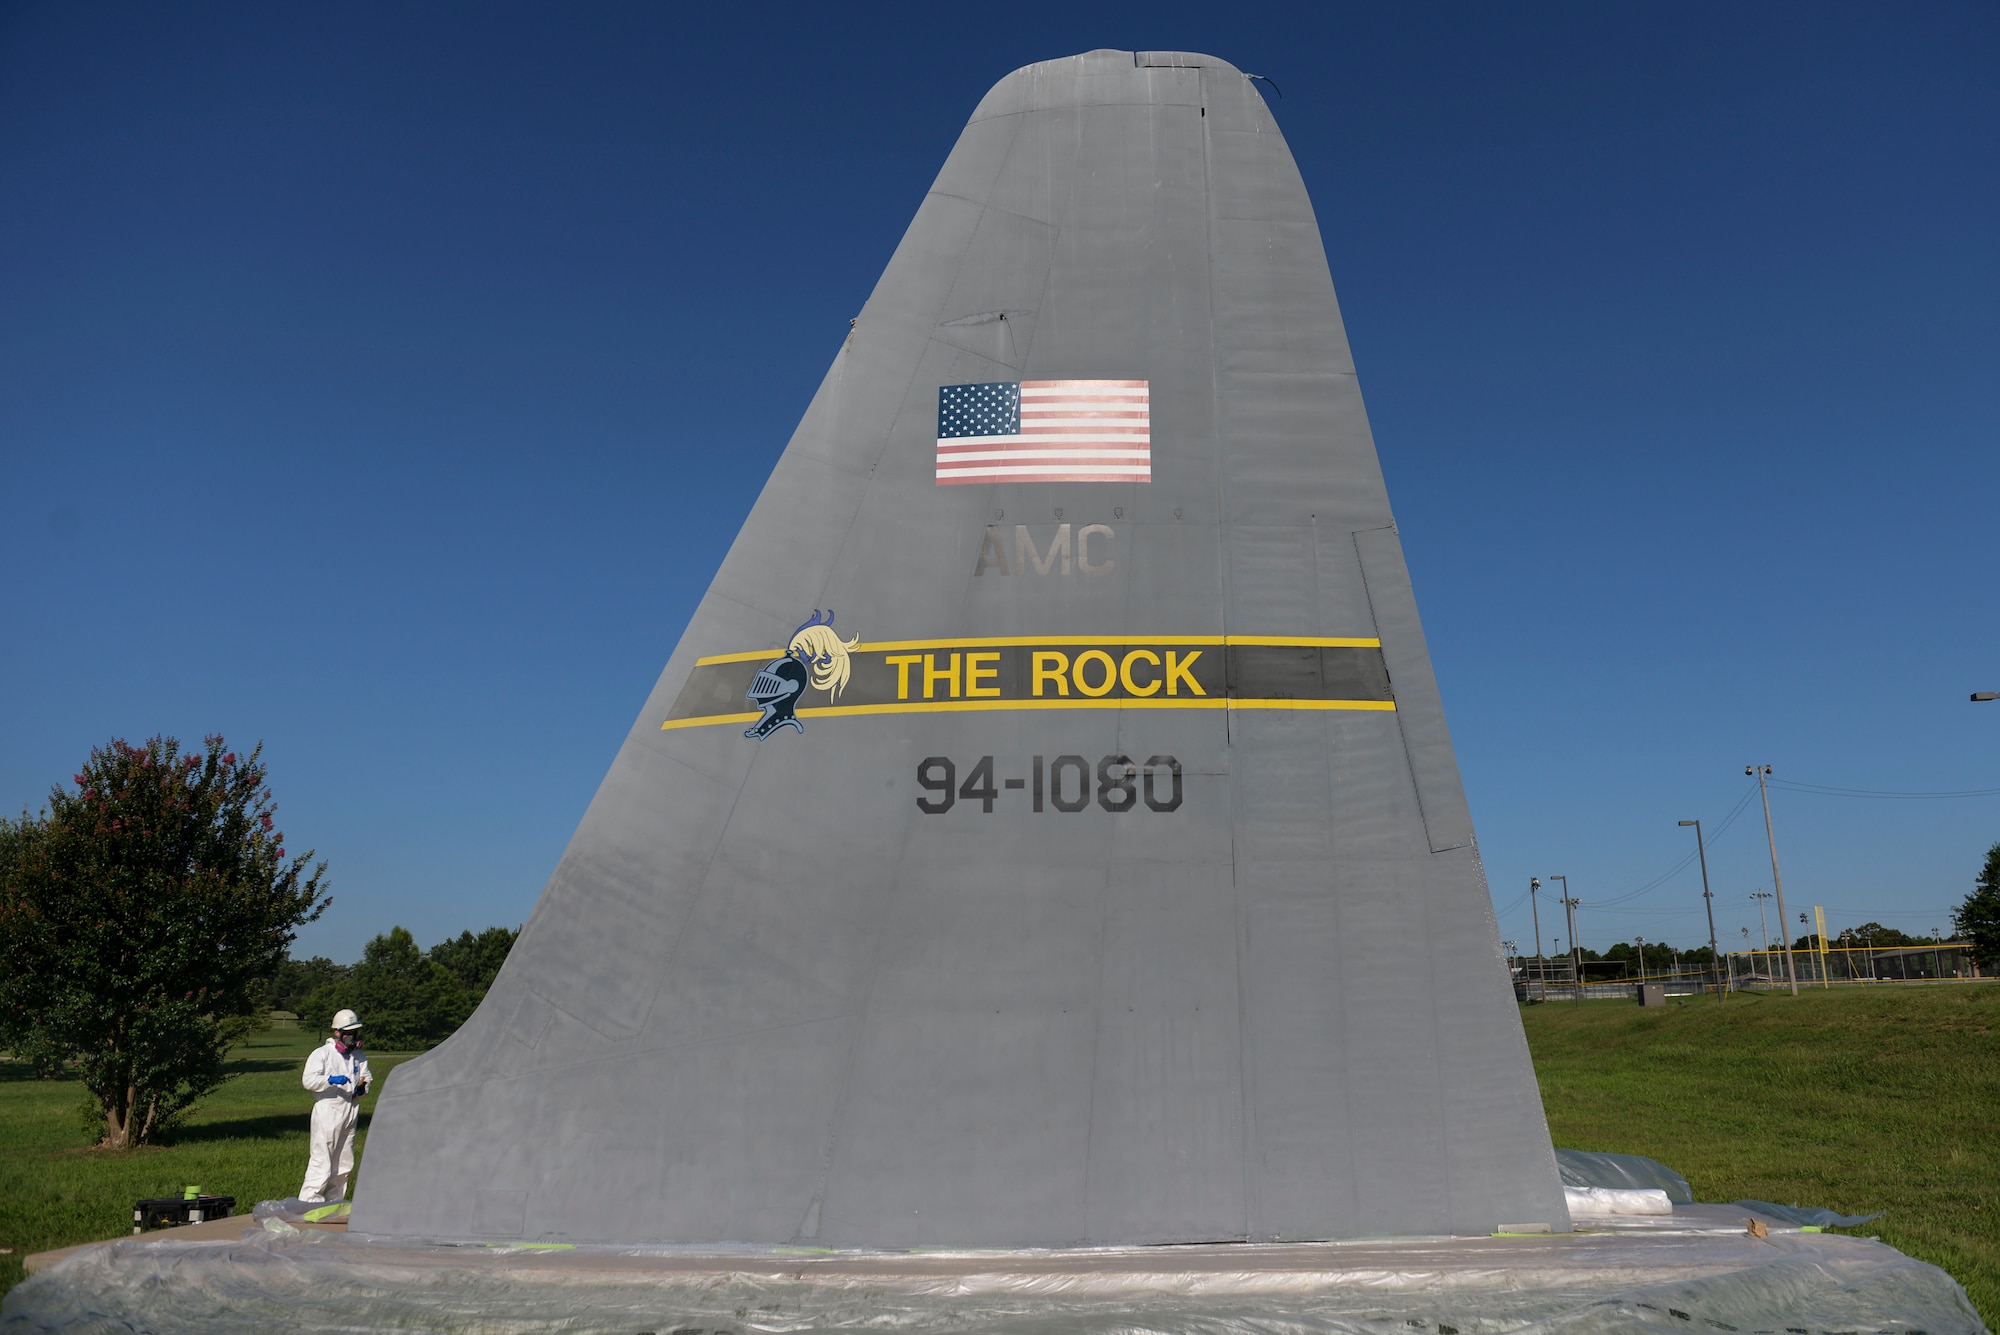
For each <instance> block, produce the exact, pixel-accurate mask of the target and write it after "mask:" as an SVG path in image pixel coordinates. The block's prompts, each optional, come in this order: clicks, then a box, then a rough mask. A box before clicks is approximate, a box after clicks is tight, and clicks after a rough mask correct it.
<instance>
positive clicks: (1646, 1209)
mask: <svg viewBox="0 0 2000 1335" xmlns="http://www.w3.org/2000/svg"><path fill="white" fill-rule="evenodd" d="M1563 1203H1564V1204H1565V1205H1567V1206H1569V1212H1570V1215H1571V1217H1572V1218H1574V1217H1576V1216H1578V1215H1600V1214H1672V1213H1673V1212H1674V1203H1673V1202H1672V1201H1670V1200H1668V1199H1667V1193H1666V1192H1664V1191H1661V1190H1659V1189H1658V1188H1657V1187H1646V1188H1643V1189H1641V1188H1631V1187H1567V1186H1566V1187H1564V1188H1563Z"/></svg>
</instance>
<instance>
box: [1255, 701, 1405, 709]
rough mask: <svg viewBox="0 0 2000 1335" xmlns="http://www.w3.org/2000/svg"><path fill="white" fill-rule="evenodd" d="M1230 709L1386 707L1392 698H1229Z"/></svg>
mask: <svg viewBox="0 0 2000 1335" xmlns="http://www.w3.org/2000/svg"><path fill="white" fill-rule="evenodd" d="M1229 707H1230V708H1231V709H1387V710H1394V709H1395V707H1396V702H1395V701H1394V700H1231V701H1230V702H1229Z"/></svg>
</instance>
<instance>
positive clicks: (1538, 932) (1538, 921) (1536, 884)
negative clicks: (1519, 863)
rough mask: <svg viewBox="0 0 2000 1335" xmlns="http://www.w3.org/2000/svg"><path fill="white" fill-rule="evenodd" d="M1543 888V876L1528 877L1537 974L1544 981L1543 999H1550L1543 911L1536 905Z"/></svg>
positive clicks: (1529, 907)
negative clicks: (1543, 943) (1545, 958)
mask: <svg viewBox="0 0 2000 1335" xmlns="http://www.w3.org/2000/svg"><path fill="white" fill-rule="evenodd" d="M1541 888H1542V878H1541V877H1539V876H1530V877H1529V878H1528V912H1529V913H1531V914H1533V915H1534V919H1535V974H1536V976H1537V978H1539V979H1540V980H1541V982H1542V998H1541V999H1542V1000H1543V1001H1547V1000H1548V999H1549V989H1548V976H1549V971H1548V969H1547V968H1545V967H1544V966H1543V964H1542V911H1541V910H1540V909H1539V908H1537V907H1535V892H1536V891H1537V890H1539V889H1541Z"/></svg>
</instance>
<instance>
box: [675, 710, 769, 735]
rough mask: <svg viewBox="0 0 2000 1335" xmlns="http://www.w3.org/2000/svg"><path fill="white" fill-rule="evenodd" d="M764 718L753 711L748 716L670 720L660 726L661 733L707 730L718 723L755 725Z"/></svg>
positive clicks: (706, 715)
mask: <svg viewBox="0 0 2000 1335" xmlns="http://www.w3.org/2000/svg"><path fill="white" fill-rule="evenodd" d="M762 717H764V711H763V710H761V709H754V710H752V711H750V712H749V713H748V714H697V715H696V716H695V717H693V718H670V719H668V720H667V721H666V722H665V723H662V724H661V725H660V731H661V732H670V731H672V730H673V729H675V728H708V727H713V726H714V725H716V724H718V723H755V722H756V721H757V720H758V719H760V718H762Z"/></svg>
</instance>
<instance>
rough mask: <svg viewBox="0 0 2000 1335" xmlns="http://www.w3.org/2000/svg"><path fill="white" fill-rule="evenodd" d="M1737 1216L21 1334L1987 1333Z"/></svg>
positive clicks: (638, 1263)
mask: <svg viewBox="0 0 2000 1335" xmlns="http://www.w3.org/2000/svg"><path fill="white" fill-rule="evenodd" d="M1745 1219H1746V1217H1745V1215H1744V1213H1743V1212H1742V1211H1740V1210H1736V1209H1733V1208H1731V1207H1728V1206H1692V1207H1684V1208H1683V1209H1681V1210H1679V1211H1676V1213H1675V1215H1674V1216H1673V1217H1671V1218H1667V1219H1657V1218H1642V1219H1630V1220H1623V1221H1620V1222H1619V1223H1618V1224H1617V1225H1616V1226H1606V1227H1605V1228H1603V1229H1601V1230H1600V1231H1596V1232H1592V1233H1577V1234H1548V1235H1539V1236H1520V1237H1494V1238H1436V1239H1407V1240H1396V1241H1383V1242H1358V1243H1299V1244H1287V1245H1276V1244H1273V1245H1259V1244H1222V1245H1204V1246H1183V1247H1149V1248H1118V1249H1094V1250H1080V1251H1064V1252H1048V1251H1022V1252H959V1253H915V1254H902V1253H882V1252H872V1253H869V1252H844V1253H808V1252H794V1251H785V1250H775V1249H762V1250H749V1249H745V1250H742V1251H740V1252H734V1253H718V1252H715V1251H705V1252H701V1253H695V1252H688V1251H679V1250H674V1249H652V1250H642V1249H631V1248H587V1247H576V1248H567V1247H560V1246H556V1247H547V1246H521V1245H513V1246H472V1245H464V1246H444V1245H423V1244H412V1243H398V1242H388V1241H380V1240H370V1239H367V1238H359V1237H354V1236H351V1235H346V1236H344V1235H341V1234H338V1233H314V1232H309V1231H308V1232H299V1231H295V1230H293V1229H292V1228H291V1227H290V1226H289V1225H287V1224H285V1223H284V1222H283V1221H281V1220H277V1219H271V1220H269V1221H266V1222H265V1223H263V1224H261V1225H260V1226H259V1228H260V1230H263V1231H260V1232H258V1233H256V1234H254V1235H252V1236H249V1237H247V1238H246V1239H245V1240H243V1241H240V1242H210V1243H206V1244H204V1243H198V1242H189V1243H178V1244H177V1243H175V1242H174V1241H172V1240H171V1238H170V1237H166V1236H161V1235H155V1236H154V1237H149V1238H136V1239H129V1240H125V1241H119V1242H113V1243H106V1244H103V1245H101V1246H97V1247H91V1248H87V1249H85V1250H84V1251H82V1252H80V1253H78V1254H76V1255H74V1256H72V1257H70V1258H69V1259H67V1260H65V1261H63V1262H61V1263H60V1264H58V1265H56V1266H53V1267H51V1268H50V1269H48V1270H46V1271H43V1272H42V1273H40V1274H38V1275H35V1276H33V1277H32V1278H30V1279H29V1280H28V1281H27V1282H26V1283H24V1284H22V1285H20V1286H19V1287H18V1288H16V1289H15V1290H14V1291H13V1292H12V1293H11V1294H9V1295H8V1297H7V1299H6V1302H5V1304H4V1306H0V1330H4V1331H5V1332H8V1333H9V1335H13V1333H15V1332H20V1333H23V1335H25V1332H31V1331H34V1332H41V1331H51V1332H53V1331H65V1332H69V1331H76V1332H108V1331H119V1332H129V1331H135V1330H136V1331H150V1332H159V1333H161V1335H168V1333H170V1332H179V1331H186V1332H197V1331H199V1332H202V1333H203V1335H229V1333H231V1332H248V1331H258V1332H266V1331H297V1332H331V1331H341V1332H350V1333H352V1332H374V1331H392V1330H393V1331H408V1330H423V1331H476V1332H486V1333H496V1332H504V1333H506V1335H513V1333H514V1332H527V1331H544V1330H562V1331H565V1332H573V1333H575V1335H593V1333H596V1332H604V1333H605V1335H637V1333H638V1332H644V1331H652V1332H658V1335H669V1332H672V1333H673V1335H692V1332H695V1331H700V1332H702V1333H703V1335H751V1333H752V1332H787V1333H789V1332H807V1331H868V1332H931V1331H950V1332H954V1333H955V1335H960V1333H963V1335H972V1333H982V1335H983V1333H990V1335H1054V1333H1055V1332H1063V1333H1064V1335H1140V1333H1142V1332H1161V1333H1162V1335H1272V1333H1273V1332H1282V1333H1283V1335H1315V1333H1316V1332H1327V1333H1328V1335H1501V1333H1503V1332H1504V1333H1507V1335H1513V1333H1515V1332H1519V1333H1521V1335H1540V1333H1542V1332H1547V1333H1548V1335H1600V1333H1608V1332H1664V1331H1674V1332H1712V1331H1723V1332H1735V1333H1737V1335H1799V1332H1808V1333H1809V1335H1822V1333H1832V1332H1839V1333H1840V1335H1862V1333H1864V1332H1895V1333H1896V1335H1917V1332H1923V1333H1924V1335H1977V1333H1978V1332H1980V1330H1981V1326H1980V1323H1979V1319H1978V1317H1977V1315H1976V1314H1975V1313H1974V1311H1973V1309H1972V1306H1971V1304H1970V1303H1969V1302H1968V1301H1967V1299H1966V1296H1965V1291H1964V1290H1963V1289H1961V1288H1960V1287H1959V1286H1958V1285H1957V1284H1956V1283H1954V1282H1953V1281H1952V1279H1951V1277H1950V1276H1948V1275H1946V1274H1945V1273H1944V1272H1943V1271H1941V1270H1938V1269H1936V1268H1935V1267H1932V1266H1928V1265H1924V1264H1921V1263H1919V1262H1917V1261H1913V1260H1911V1259H1910V1258H1908V1257H1906V1256H1904V1255H1902V1254H1901V1253H1900V1252H1897V1251H1895V1250H1893V1249H1892V1248H1889V1247H1886V1246H1884V1245H1882V1244H1881V1243H1879V1242H1875V1241H1872V1240H1870V1239H1866V1238H1855V1237H1845V1236H1841V1235H1838V1234H1826V1233H1801V1232H1798V1231H1795V1230H1788V1229H1785V1228H1783V1227H1782V1226H1780V1227H1778V1228H1775V1229H1773V1230H1772V1231H1771V1233H1770V1236H1769V1237H1768V1238H1763V1239H1759V1238H1755V1237H1752V1236H1750V1235H1749V1234H1748V1233H1746V1232H1745V1230H1744V1224H1745Z"/></svg>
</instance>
